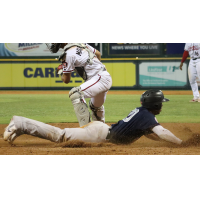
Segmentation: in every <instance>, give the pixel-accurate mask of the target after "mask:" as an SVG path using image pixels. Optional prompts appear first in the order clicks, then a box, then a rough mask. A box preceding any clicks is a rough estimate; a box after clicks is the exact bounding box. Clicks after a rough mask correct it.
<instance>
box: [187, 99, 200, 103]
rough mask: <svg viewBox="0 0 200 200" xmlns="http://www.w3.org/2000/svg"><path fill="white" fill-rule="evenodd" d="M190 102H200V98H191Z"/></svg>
mask: <svg viewBox="0 0 200 200" xmlns="http://www.w3.org/2000/svg"><path fill="white" fill-rule="evenodd" d="M189 102H191V103H192V102H200V101H199V100H198V99H192V100H190V101H189Z"/></svg>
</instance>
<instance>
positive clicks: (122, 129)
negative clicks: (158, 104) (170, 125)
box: [109, 107, 160, 144]
mask: <svg viewBox="0 0 200 200" xmlns="http://www.w3.org/2000/svg"><path fill="white" fill-rule="evenodd" d="M158 125H160V124H159V123H158V121H157V120H156V118H155V116H154V115H153V114H152V113H151V112H149V111H148V110H147V109H146V108H144V107H139V108H136V109H135V110H132V111H131V112H130V113H129V115H128V116H127V117H126V118H124V119H123V120H120V121H118V123H117V124H113V125H112V126H111V129H110V137H109V139H110V141H111V142H114V143H125V144H127V143H132V142H133V141H135V140H136V139H138V138H140V137H141V136H142V135H146V134H150V133H153V132H152V130H151V129H152V128H153V127H155V126H158Z"/></svg>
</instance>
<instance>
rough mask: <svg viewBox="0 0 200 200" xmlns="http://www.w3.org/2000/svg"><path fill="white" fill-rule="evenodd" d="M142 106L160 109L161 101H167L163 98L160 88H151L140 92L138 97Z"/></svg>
mask: <svg viewBox="0 0 200 200" xmlns="http://www.w3.org/2000/svg"><path fill="white" fill-rule="evenodd" d="M140 101H141V104H142V106H143V107H145V108H147V109H150V110H160V109H161V107H162V102H166V101H169V99H167V98H165V97H164V95H163V93H162V91H161V90H157V89H151V90H147V91H146V92H145V93H143V94H142V96H141V98H140Z"/></svg>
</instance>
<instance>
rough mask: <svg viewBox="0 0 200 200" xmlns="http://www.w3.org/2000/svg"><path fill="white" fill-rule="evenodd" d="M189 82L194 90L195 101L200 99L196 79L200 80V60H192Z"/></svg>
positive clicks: (189, 69) (189, 68)
mask: <svg viewBox="0 0 200 200" xmlns="http://www.w3.org/2000/svg"><path fill="white" fill-rule="evenodd" d="M188 75H189V81H190V85H191V88H192V92H193V96H194V98H195V99H198V98H199V90H198V84H197V81H196V78H197V77H198V78H199V80H200V59H197V60H192V59H190V63H189V67H188Z"/></svg>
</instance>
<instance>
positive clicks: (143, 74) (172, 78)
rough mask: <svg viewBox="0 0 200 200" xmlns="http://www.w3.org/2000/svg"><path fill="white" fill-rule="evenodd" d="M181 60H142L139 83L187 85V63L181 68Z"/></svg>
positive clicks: (147, 84) (145, 84)
mask: <svg viewBox="0 0 200 200" xmlns="http://www.w3.org/2000/svg"><path fill="white" fill-rule="evenodd" d="M179 65H180V62H142V63H141V64H139V84H140V85H141V86H145V87H148V86H158V87H160V86H174V87H177V86H185V85H187V65H186V64H185V63H184V64H183V70H182V71H181V70H180V69H179Z"/></svg>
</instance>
